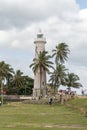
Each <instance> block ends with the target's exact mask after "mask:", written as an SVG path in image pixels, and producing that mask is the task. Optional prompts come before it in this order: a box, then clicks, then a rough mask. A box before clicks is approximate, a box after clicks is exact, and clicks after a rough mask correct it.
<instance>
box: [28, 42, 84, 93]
mask: <svg viewBox="0 0 87 130" xmlns="http://www.w3.org/2000/svg"><path fill="white" fill-rule="evenodd" d="M69 54H70V50H69V47H68V45H67V44H66V43H59V44H58V45H57V46H56V47H55V49H53V50H52V56H50V55H49V54H48V52H45V51H42V52H40V53H39V54H38V57H37V58H34V59H33V63H32V64H31V65H30V67H32V69H33V71H34V73H36V71H37V70H38V69H39V70H40V77H41V75H42V69H44V70H45V71H47V72H48V74H49V75H50V79H49V82H50V84H51V87H54V91H55V88H56V87H58V88H59V87H60V85H63V86H67V87H69V88H70V87H74V88H79V87H82V84H81V83H79V82H78V80H79V76H78V75H76V74H74V73H69V70H68V69H67V68H66V67H65V62H66V61H67V60H68V55H69ZM52 58H54V63H53V62H52V61H51V60H50V59H52ZM50 68H52V69H50ZM50 70H51V71H52V72H51V71H50Z"/></svg>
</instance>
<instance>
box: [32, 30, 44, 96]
mask: <svg viewBox="0 0 87 130" xmlns="http://www.w3.org/2000/svg"><path fill="white" fill-rule="evenodd" d="M34 44H35V58H38V54H39V53H40V52H42V51H45V44H46V39H45V38H44V37H43V34H42V33H41V31H39V33H38V34H37V37H36V39H35V41H34ZM40 76H41V75H40V69H38V70H37V72H36V73H35V74H34V89H33V96H34V97H39V96H41V95H42V96H44V95H45V84H46V71H45V70H43V71H42V76H41V77H40ZM41 78H42V79H41ZM41 91H42V93H41Z"/></svg>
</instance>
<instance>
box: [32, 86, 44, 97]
mask: <svg viewBox="0 0 87 130" xmlns="http://www.w3.org/2000/svg"><path fill="white" fill-rule="evenodd" d="M45 95H46V89H45V88H43V89H39V88H37V89H36V88H34V89H33V97H35V98H40V97H44V96H45Z"/></svg>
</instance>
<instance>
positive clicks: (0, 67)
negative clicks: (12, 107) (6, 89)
mask: <svg viewBox="0 0 87 130" xmlns="http://www.w3.org/2000/svg"><path fill="white" fill-rule="evenodd" d="M12 73H13V68H11V67H10V65H9V64H6V63H5V62H4V61H1V62H0V86H1V93H3V82H4V81H5V80H7V78H8V75H12ZM2 98H3V97H2ZM2 104H3V99H2Z"/></svg>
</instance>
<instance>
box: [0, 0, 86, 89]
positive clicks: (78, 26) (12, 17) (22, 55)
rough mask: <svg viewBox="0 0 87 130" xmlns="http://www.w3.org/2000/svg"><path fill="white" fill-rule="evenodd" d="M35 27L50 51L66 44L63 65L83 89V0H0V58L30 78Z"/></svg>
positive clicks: (84, 37) (84, 82)
mask: <svg viewBox="0 0 87 130" xmlns="http://www.w3.org/2000/svg"><path fill="white" fill-rule="evenodd" d="M39 28H41V30H42V32H43V33H44V37H46V40H47V44H46V50H47V51H49V53H50V54H51V50H52V49H54V48H55V46H56V45H57V44H58V43H61V42H65V43H66V44H68V46H69V49H70V51H71V53H70V55H69V59H68V61H67V63H66V66H67V68H69V72H74V73H75V74H77V75H79V77H80V82H81V83H82V84H83V86H84V88H86V89H87V59H86V56H87V0H0V61H3V60H4V61H5V62H6V63H8V64H10V65H11V66H12V67H13V68H14V69H15V70H17V69H20V70H21V71H22V72H24V74H28V75H29V76H31V77H33V72H32V70H31V69H30V68H29V65H30V64H31V63H32V59H33V58H34V48H35V45H34V43H33V42H34V39H35V38H36V35H37V33H38V30H39Z"/></svg>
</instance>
